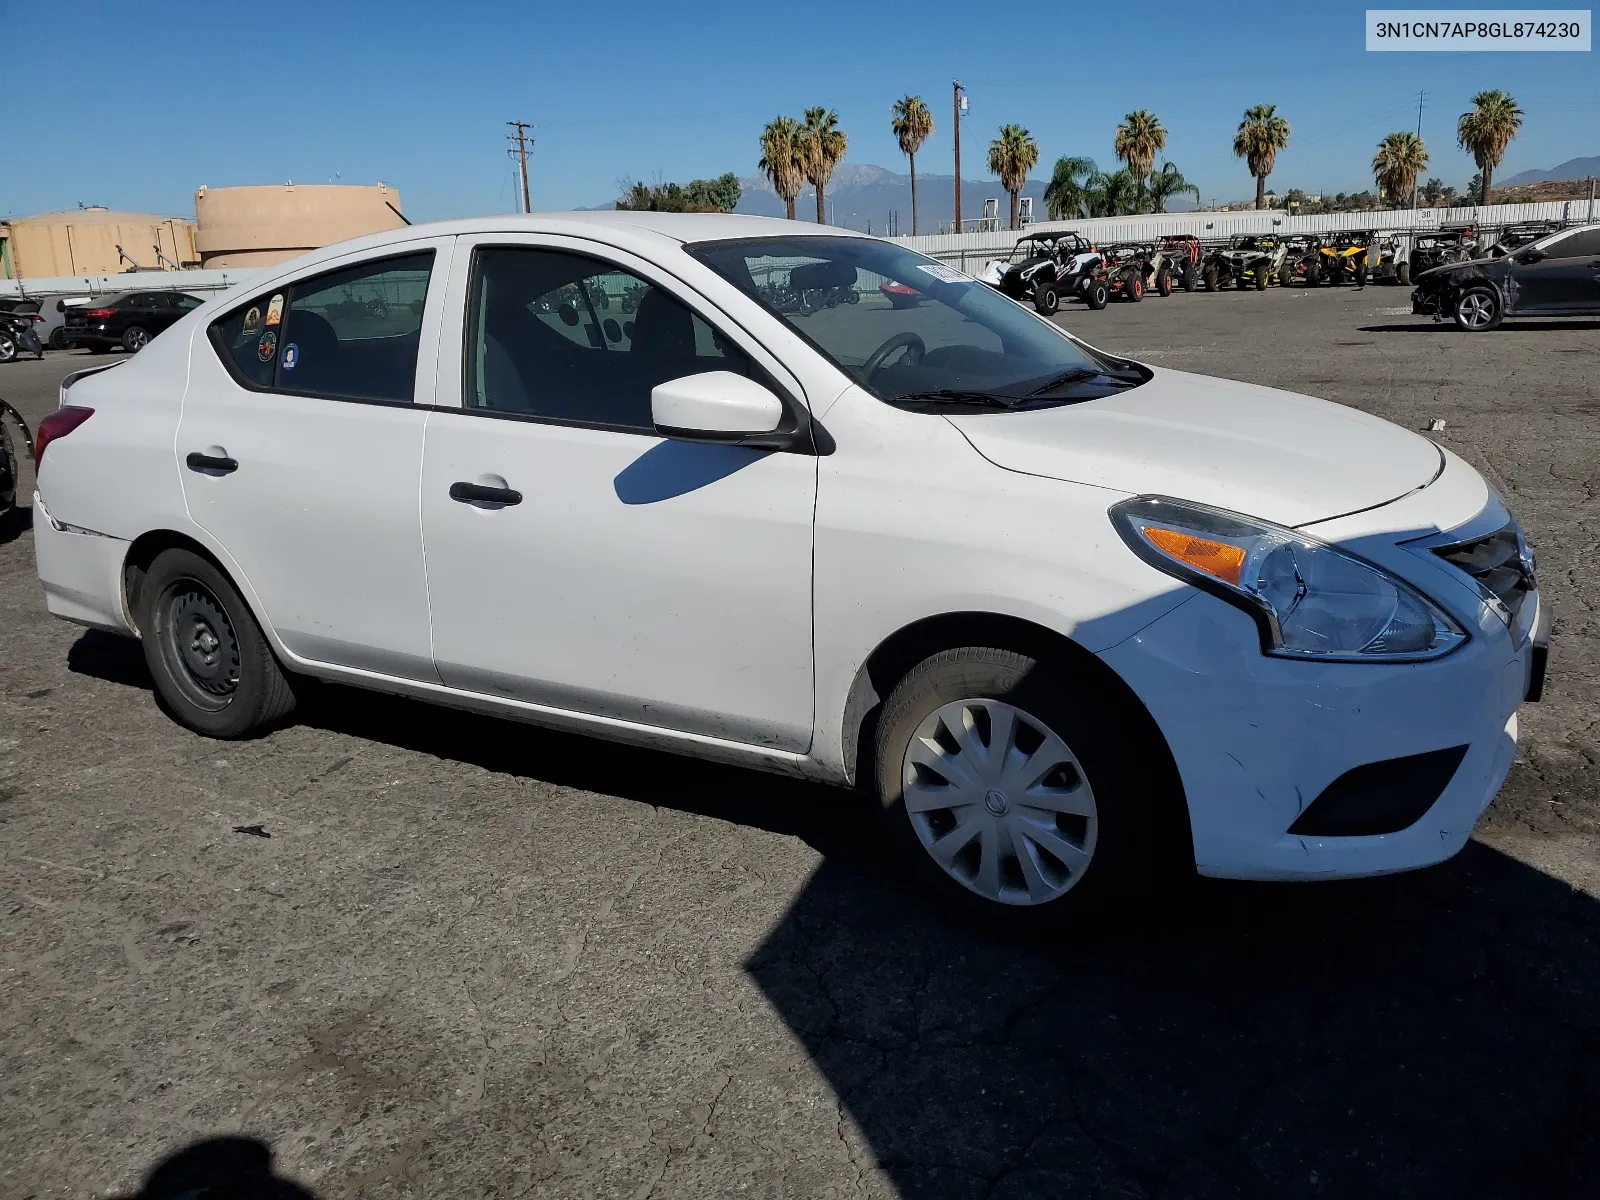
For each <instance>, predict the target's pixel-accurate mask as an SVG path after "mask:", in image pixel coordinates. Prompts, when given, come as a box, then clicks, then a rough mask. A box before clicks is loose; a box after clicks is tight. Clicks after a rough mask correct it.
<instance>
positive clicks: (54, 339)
mask: <svg viewBox="0 0 1600 1200" xmlns="http://www.w3.org/2000/svg"><path fill="white" fill-rule="evenodd" d="M66 348H67V331H66V327H65V326H62V325H57V326H56V327H55V328H54V329H52V330H51V331H50V349H52V350H65V349H66Z"/></svg>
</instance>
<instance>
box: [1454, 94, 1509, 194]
mask: <svg viewBox="0 0 1600 1200" xmlns="http://www.w3.org/2000/svg"><path fill="white" fill-rule="evenodd" d="M1521 128H1522V109H1520V108H1518V107H1517V102H1516V101H1515V100H1513V99H1512V98H1511V96H1510V95H1509V94H1508V93H1506V92H1502V91H1498V90H1496V91H1492V92H1479V93H1478V94H1477V95H1476V96H1474V97H1473V98H1472V111H1471V112H1469V113H1462V114H1461V120H1460V121H1458V122H1457V123H1456V141H1457V143H1458V144H1459V145H1460V146H1461V148H1462V149H1463V150H1466V151H1469V152H1470V153H1471V154H1472V157H1473V158H1474V159H1476V160H1477V163H1478V170H1480V171H1482V172H1483V200H1482V201H1481V203H1483V204H1488V203H1489V185H1490V183H1491V181H1492V180H1493V178H1494V169H1495V168H1496V167H1498V166H1499V165H1500V160H1501V159H1502V158H1504V157H1505V153H1506V146H1507V145H1508V144H1509V143H1510V141H1511V139H1512V138H1514V137H1516V136H1517V130H1519V129H1521Z"/></svg>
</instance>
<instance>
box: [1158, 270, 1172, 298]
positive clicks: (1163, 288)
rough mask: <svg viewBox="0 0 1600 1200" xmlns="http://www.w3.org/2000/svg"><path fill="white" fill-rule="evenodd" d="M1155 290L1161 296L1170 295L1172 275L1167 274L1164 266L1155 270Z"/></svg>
mask: <svg viewBox="0 0 1600 1200" xmlns="http://www.w3.org/2000/svg"><path fill="white" fill-rule="evenodd" d="M1156 291H1158V292H1160V293H1161V294H1162V295H1163V296H1170V295H1172V276H1171V275H1169V274H1167V269H1166V268H1165V267H1162V268H1161V270H1159V271H1157V272H1156Z"/></svg>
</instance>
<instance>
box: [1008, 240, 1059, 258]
mask: <svg viewBox="0 0 1600 1200" xmlns="http://www.w3.org/2000/svg"><path fill="white" fill-rule="evenodd" d="M1050 248H1051V247H1050V243H1049V242H1046V241H1039V240H1037V239H1035V238H1022V239H1021V240H1020V241H1018V242H1017V244H1016V245H1015V246H1013V247H1012V248H1011V257H1010V258H1008V259H1006V261H1007V262H1010V263H1019V262H1024V261H1026V260H1027V259H1030V258H1042V257H1045V256H1046V255H1048V254H1049V253H1050Z"/></svg>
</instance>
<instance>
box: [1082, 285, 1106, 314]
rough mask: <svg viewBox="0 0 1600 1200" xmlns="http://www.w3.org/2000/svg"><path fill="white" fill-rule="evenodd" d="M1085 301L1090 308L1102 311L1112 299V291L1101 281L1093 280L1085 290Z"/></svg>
mask: <svg viewBox="0 0 1600 1200" xmlns="http://www.w3.org/2000/svg"><path fill="white" fill-rule="evenodd" d="M1083 299H1084V302H1085V303H1086V304H1088V306H1089V307H1090V308H1093V309H1102V308H1104V307H1105V306H1106V304H1107V303H1108V302H1109V301H1110V299H1111V289H1110V288H1108V287H1107V286H1106V285H1105V283H1104V282H1103V281H1101V280H1099V279H1094V280H1091V281H1090V282H1089V284H1088V286H1087V287H1085V288H1084V289H1083Z"/></svg>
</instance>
